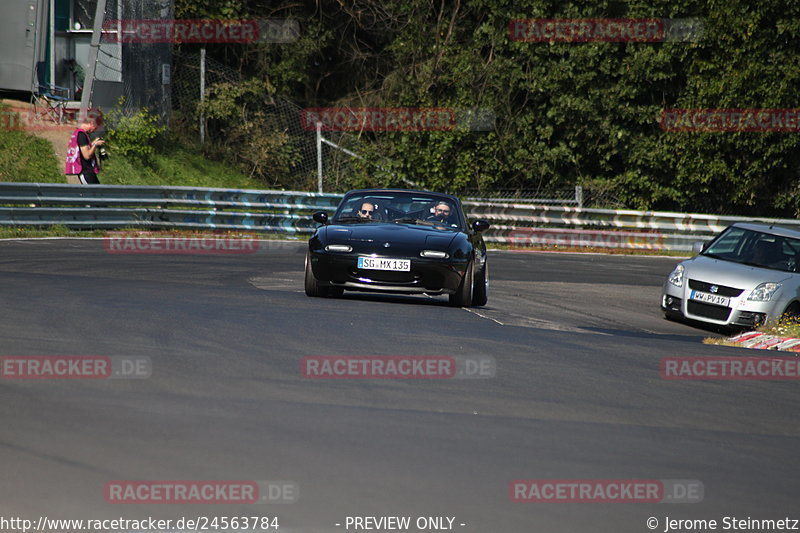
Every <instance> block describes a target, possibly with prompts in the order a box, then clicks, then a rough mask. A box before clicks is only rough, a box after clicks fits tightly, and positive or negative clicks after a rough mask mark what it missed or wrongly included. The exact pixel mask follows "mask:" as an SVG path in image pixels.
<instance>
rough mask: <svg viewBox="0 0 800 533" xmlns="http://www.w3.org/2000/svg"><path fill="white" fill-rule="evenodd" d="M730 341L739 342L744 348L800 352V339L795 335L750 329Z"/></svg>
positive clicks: (729, 340)
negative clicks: (789, 335)
mask: <svg viewBox="0 0 800 533" xmlns="http://www.w3.org/2000/svg"><path fill="white" fill-rule="evenodd" d="M728 342H732V343H734V344H738V345H739V346H741V347H742V348H753V349H755V350H777V351H780V352H800V339H795V338H793V337H778V336H777V335H767V334H766V333H759V332H757V331H748V332H747V333H741V334H739V335H736V336H735V337H730V338H729V339H728Z"/></svg>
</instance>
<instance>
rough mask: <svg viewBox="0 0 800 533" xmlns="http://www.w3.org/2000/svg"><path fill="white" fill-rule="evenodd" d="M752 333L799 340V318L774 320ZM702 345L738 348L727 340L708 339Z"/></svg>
mask: <svg viewBox="0 0 800 533" xmlns="http://www.w3.org/2000/svg"><path fill="white" fill-rule="evenodd" d="M753 331H758V332H759V333H764V334H766V335H775V336H776V337H786V338H794V339H800V318H797V317H793V318H788V317H786V318H781V319H780V320H775V321H772V322H768V323H766V324H764V325H763V326H759V327H757V328H756V329H754V330H753ZM703 344H719V345H721V346H739V345H738V344H736V343H733V342H729V341H728V340H727V338H723V339H717V338H713V337H708V338H705V339H703Z"/></svg>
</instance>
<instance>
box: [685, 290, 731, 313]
mask: <svg viewBox="0 0 800 533" xmlns="http://www.w3.org/2000/svg"><path fill="white" fill-rule="evenodd" d="M698 290H699V289H698ZM686 310H687V311H688V312H689V314H690V315H696V316H702V317H705V318H710V319H712V320H728V316H729V315H730V314H731V308H730V307H720V306H718V305H711V304H706V303H702V302H695V301H693V300H689V301H688V302H686Z"/></svg>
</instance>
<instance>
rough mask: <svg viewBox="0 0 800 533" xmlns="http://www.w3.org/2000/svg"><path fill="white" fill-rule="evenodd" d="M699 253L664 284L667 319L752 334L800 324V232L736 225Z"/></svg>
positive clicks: (762, 226) (664, 309)
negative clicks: (782, 322)
mask: <svg viewBox="0 0 800 533" xmlns="http://www.w3.org/2000/svg"><path fill="white" fill-rule="evenodd" d="M698 244H699V243H698ZM697 248H699V249H697ZM697 248H696V251H699V252H700V253H699V254H698V255H697V256H696V257H693V258H692V259H689V260H687V261H683V262H681V263H679V264H678V266H677V267H675V270H673V271H672V273H670V275H669V276H668V277H667V280H666V281H665V282H664V290H663V294H662V296H661V309H662V310H663V311H664V314H665V315H666V316H667V318H686V319H691V320H696V321H699V322H705V323H708V324H714V325H719V326H731V327H748V328H751V327H756V326H759V325H761V324H763V323H765V322H768V321H773V320H777V319H779V318H781V316H792V317H795V318H800V231H798V230H796V229H791V228H787V227H782V226H776V225H769V224H754V223H736V224H733V225H731V226H729V227H727V228H726V229H725V230H724V231H723V232H722V233H720V234H719V235H718V236H717V237H716V238H714V239H713V240H712V241H711V242H709V243H707V244H704V245H701V247H700V246H698V247H697Z"/></svg>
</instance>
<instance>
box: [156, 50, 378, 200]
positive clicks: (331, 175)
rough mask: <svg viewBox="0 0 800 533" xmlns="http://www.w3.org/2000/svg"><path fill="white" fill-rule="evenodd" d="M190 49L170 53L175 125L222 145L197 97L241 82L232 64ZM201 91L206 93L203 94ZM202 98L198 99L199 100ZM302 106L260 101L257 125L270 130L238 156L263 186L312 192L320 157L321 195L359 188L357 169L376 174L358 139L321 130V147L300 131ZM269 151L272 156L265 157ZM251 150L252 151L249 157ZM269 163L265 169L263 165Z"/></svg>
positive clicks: (222, 132)
mask: <svg viewBox="0 0 800 533" xmlns="http://www.w3.org/2000/svg"><path fill="white" fill-rule="evenodd" d="M202 56H203V54H201V53H199V52H196V51H192V52H183V51H179V50H177V49H176V50H175V51H174V52H173V71H172V74H173V76H172V89H173V91H172V104H173V106H172V109H173V119H174V122H175V124H176V125H177V126H178V127H180V128H181V129H182V130H183V132H184V134H187V133H188V134H189V135H191V136H193V137H194V138H195V139H197V140H201V138H202V139H203V140H204V141H205V142H207V143H214V142H216V143H220V142H222V143H225V142H226V138H225V137H226V135H230V134H231V133H230V129H228V130H227V131H226V129H225V128H224V127H222V125H219V124H218V125H217V126H218V127H217V128H215V127H214V124H213V122H214V121H213V119H210V118H209V117H208V116H206V115H205V114H204V113H203V111H202V108H203V107H202V106H201V105H200V103H201V99H205V100H207V99H208V98H210V97H212V95H213V94H214V91H215V89H216V88H220V87H223V88H227V87H231V88H232V87H234V86H237V85H239V84H241V83H243V82H244V81H245V80H244V79H243V77H242V76H241V74H240V73H239V72H237V71H236V70H235V69H233V68H231V67H230V66H228V65H226V64H224V63H222V62H220V61H217V60H215V59H213V58H212V57H209V55H207V54H205V57H202ZM201 87H202V88H203V89H204V90H202V91H201ZM201 95H202V97H201ZM301 113H302V108H301V107H300V106H298V105H297V104H295V103H293V102H292V101H290V100H288V99H287V98H285V97H281V96H266V95H264V97H263V106H262V107H261V109H259V110H258V120H259V121H260V122H259V124H260V125H262V126H264V127H266V128H267V129H268V130H269V131H263V130H260V131H255V132H254V134H255V135H258V136H263V137H264V139H265V141H264V143H263V146H262V145H259V144H258V143H254V142H252V139H243V142H242V144H241V145H239V146H237V147H236V149H237V150H240V152H239V153H238V154H237V158H238V159H240V160H241V161H242V163H243V166H245V167H248V169H249V170H250V173H251V174H253V175H261V176H262V177H263V178H264V180H265V182H266V184H267V185H269V186H278V187H286V186H289V187H294V188H299V189H303V190H315V189H316V188H317V181H318V177H319V176H318V172H319V168H318V165H319V163H320V161H319V159H318V157H319V156H321V165H322V169H321V170H322V182H323V188H324V190H325V192H343V191H345V190H347V189H349V188H352V187H354V186H359V185H360V184H359V183H358V180H357V179H356V178H354V176H355V175H357V174H358V167H359V165H365V164H366V165H371V166H372V170H373V171H375V170H377V171H380V169H379V168H375V165H374V164H371V163H368V162H367V161H366V160H365V159H364V156H363V154H364V152H365V151H366V150H367V148H366V146H365V145H364V144H363V143H361V142H360V141H359V139H358V137H357V136H356V135H353V134H349V133H345V132H324V137H323V140H324V141H325V142H322V143H321V144H320V146H319V147H318V144H317V132H316V131H313V130H311V131H310V130H308V129H304V128H303V126H302V122H301V120H300V117H301ZM262 150H270V151H272V154H264V156H265V157H264V158H262V159H259V157H258V156H259V153H260V152H261V151H262ZM248 152H250V153H248ZM265 161H269V162H270V165H268V166H269V168H266V166H265V165H264V164H263V162H265Z"/></svg>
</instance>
